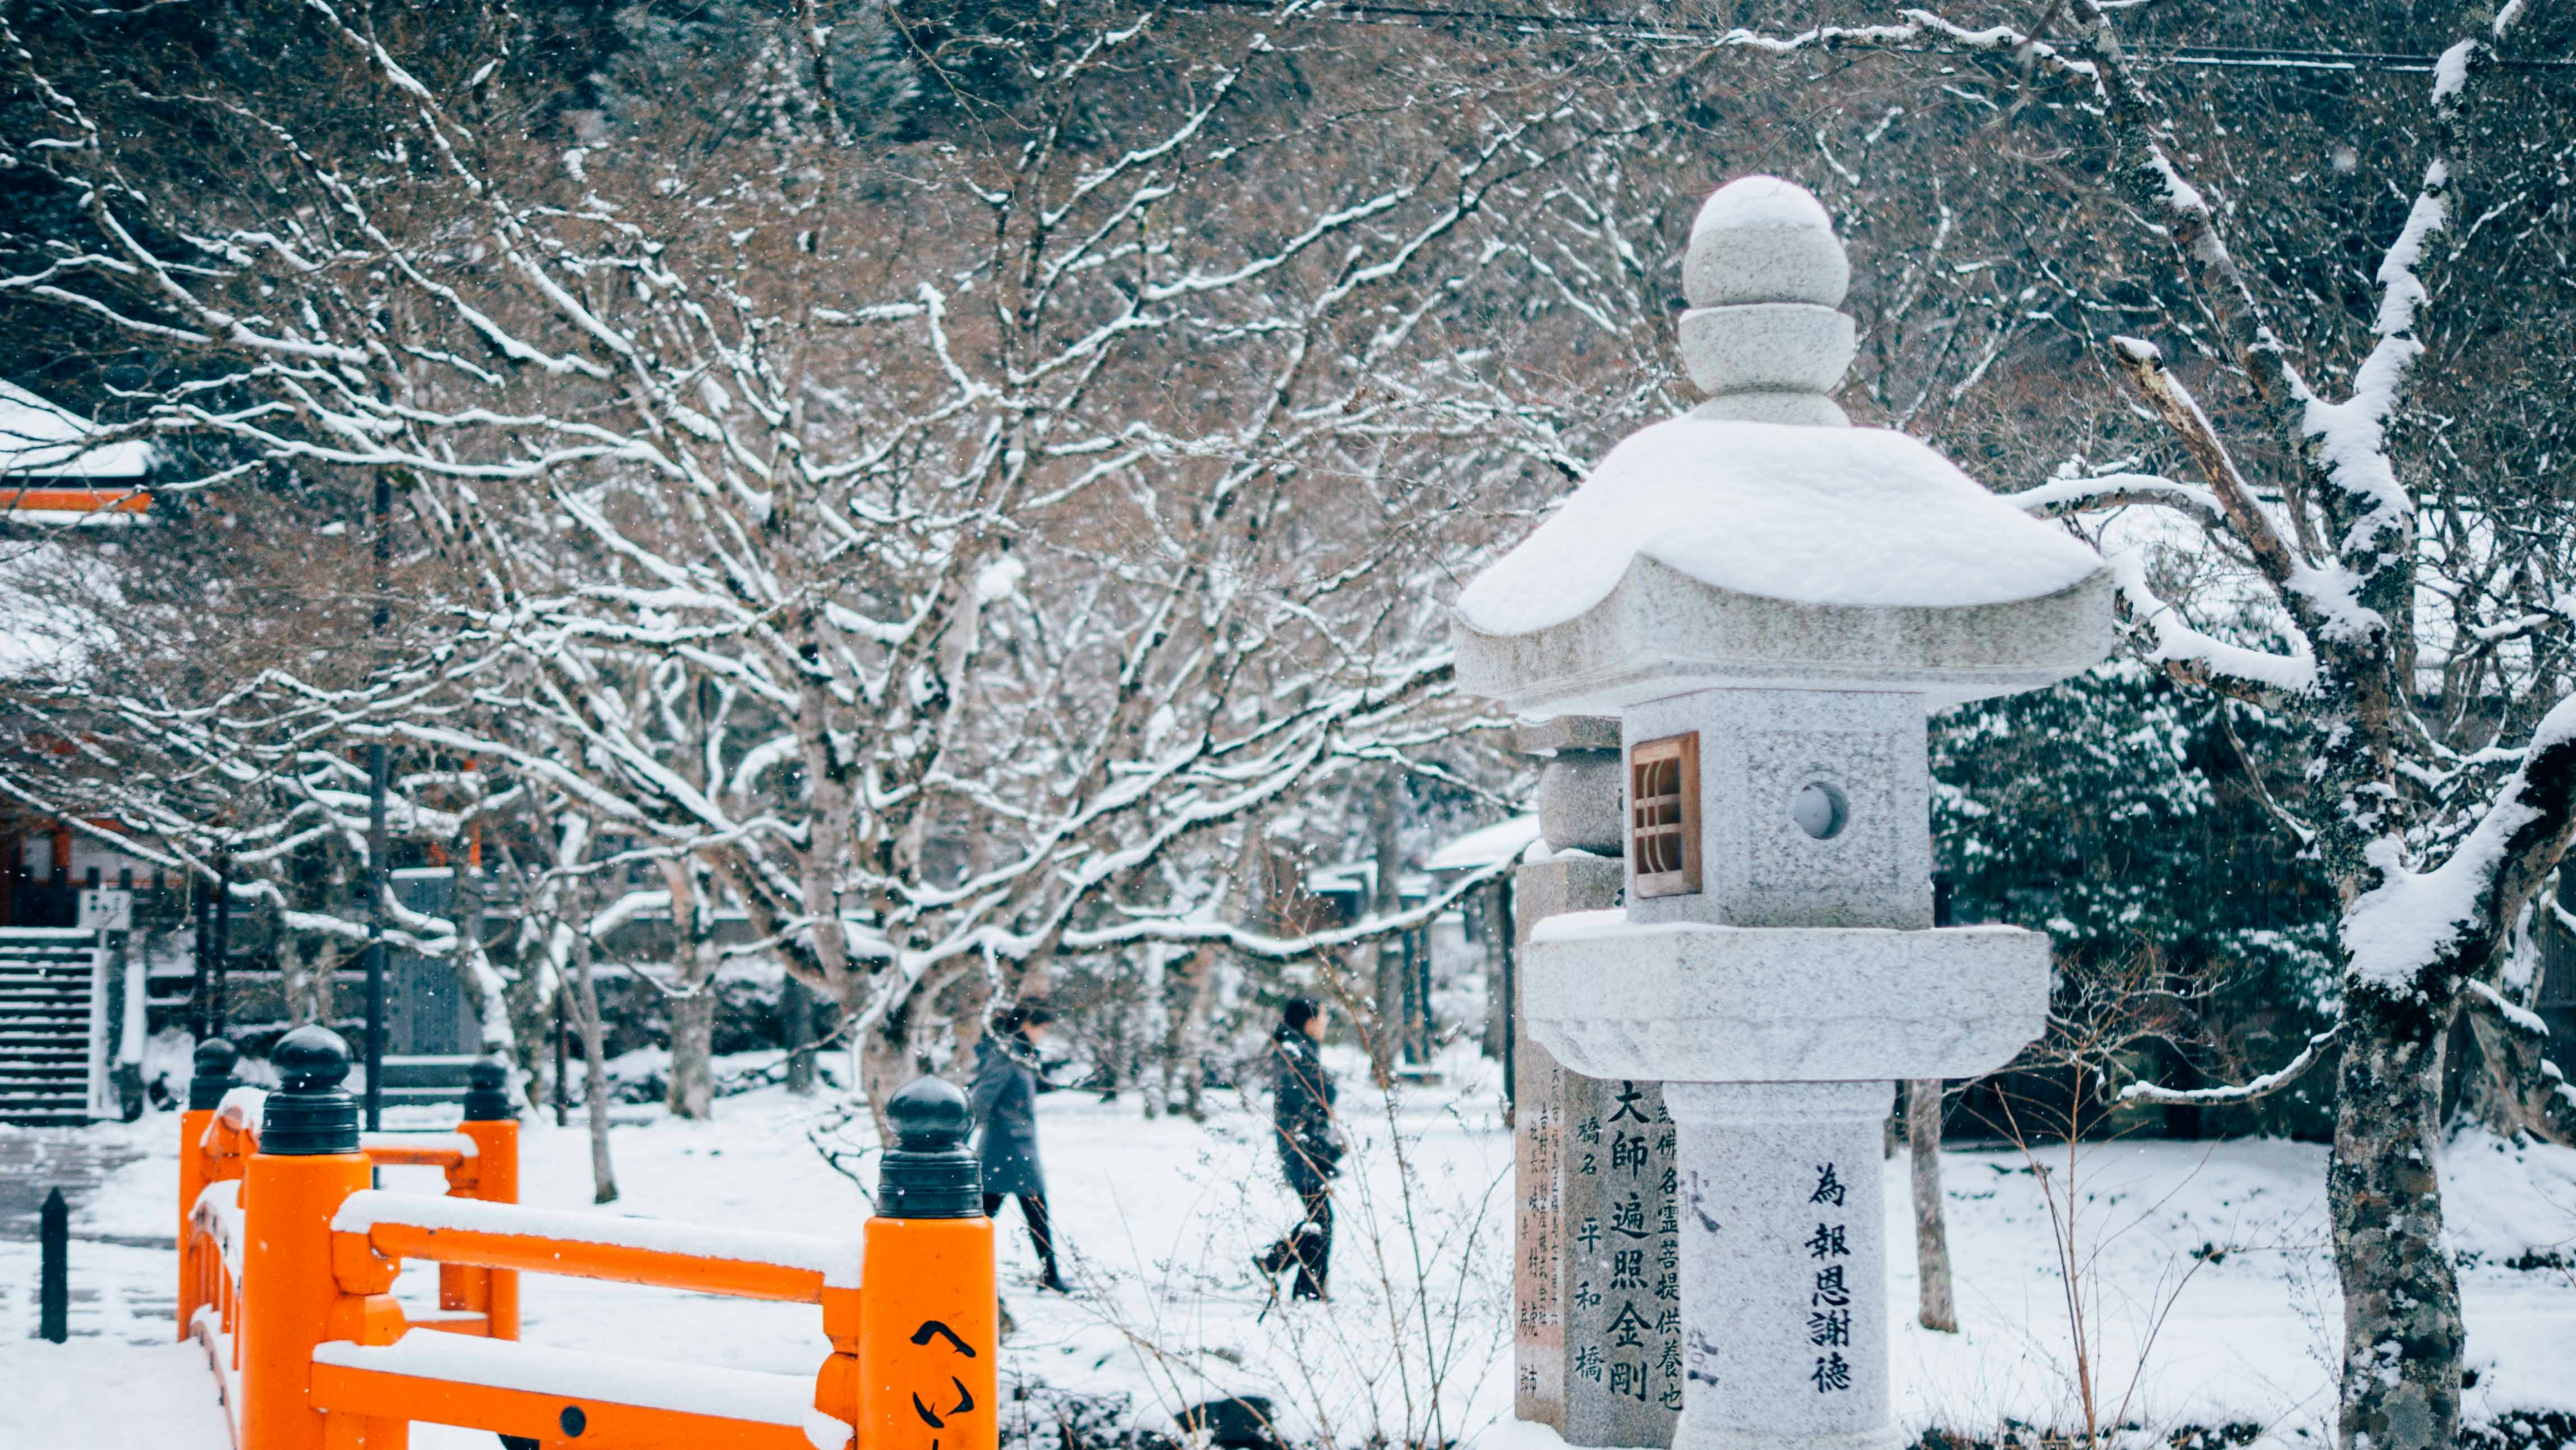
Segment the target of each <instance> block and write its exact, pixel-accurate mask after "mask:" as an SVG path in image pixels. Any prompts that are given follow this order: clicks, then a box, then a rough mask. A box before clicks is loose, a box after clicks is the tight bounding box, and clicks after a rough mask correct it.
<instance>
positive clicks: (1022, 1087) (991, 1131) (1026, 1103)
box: [972, 1001, 1072, 1294]
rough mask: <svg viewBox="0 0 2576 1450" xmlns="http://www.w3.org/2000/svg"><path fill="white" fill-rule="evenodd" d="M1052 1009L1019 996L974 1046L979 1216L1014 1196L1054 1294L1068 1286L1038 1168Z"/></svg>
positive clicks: (1041, 1283)
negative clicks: (1042, 1050) (1042, 1059)
mask: <svg viewBox="0 0 2576 1450" xmlns="http://www.w3.org/2000/svg"><path fill="white" fill-rule="evenodd" d="M1053 1021H1055V1013H1053V1012H1052V1011H1049V1010H1048V1008H1047V1005H1046V1004H1045V1003H1044V1002H1038V1001H1028V1002H1021V1003H1019V1004H1017V1005H1016V1006H1012V1007H1008V1008H1005V1009H1003V1011H1002V1013H1001V1014H1000V1015H999V1016H997V1017H995V1018H994V1019H993V1026H992V1030H991V1031H989V1032H987V1033H985V1034H984V1040H983V1041H982V1042H981V1043H979V1044H978V1045H977V1046H976V1049H975V1087H974V1092H973V1094H972V1100H973V1102H974V1106H975V1125H976V1126H977V1127H978V1128H979V1129H981V1130H982V1137H981V1138H980V1139H979V1140H978V1142H977V1144H976V1152H977V1155H978V1156H979V1157H980V1158H981V1159H982V1160H983V1165H984V1216H985V1217H987V1218H991V1217H994V1216H995V1215H997V1214H999V1213H1000V1212H1001V1209H1002V1200H1003V1199H1005V1198H1017V1199H1018V1200H1019V1201H1020V1217H1021V1218H1022V1219H1024V1220H1026V1221H1027V1223H1028V1226H1029V1242H1030V1243H1033V1244H1035V1245H1037V1250H1038V1263H1039V1264H1040V1265H1041V1266H1042V1267H1043V1268H1044V1270H1045V1272H1044V1273H1043V1274H1041V1275H1040V1276H1039V1278H1038V1287H1040V1288H1042V1289H1053V1290H1054V1291H1056V1292H1057V1293H1059V1294H1066V1293H1070V1292H1072V1291H1071V1290H1069V1289H1067V1288H1066V1287H1065V1285H1064V1276H1063V1275H1062V1274H1060V1273H1058V1272H1057V1270H1056V1262H1055V1233H1054V1230H1053V1229H1052V1228H1051V1227H1050V1226H1049V1224H1048V1222H1047V1201H1046V1175H1045V1174H1044V1173H1043V1172H1041V1171H1040V1170H1039V1168H1038V1115H1037V1114H1038V1105H1037V1095H1038V1094H1039V1093H1048V1092H1053V1091H1055V1084H1053V1083H1051V1082H1048V1081H1047V1080H1046V1079H1045V1078H1044V1077H1042V1076H1040V1075H1039V1072H1038V1044H1039V1043H1040V1042H1042V1041H1044V1040H1045V1038H1046V1029H1047V1024H1048V1023H1051V1022H1053Z"/></svg>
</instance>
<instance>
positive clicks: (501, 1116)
mask: <svg viewBox="0 0 2576 1450" xmlns="http://www.w3.org/2000/svg"><path fill="white" fill-rule="evenodd" d="M518 1115H519V1114H518V1112H517V1110H516V1109H515V1107H514V1106H513V1105H512V1104H511V1102H510V1069H509V1066H508V1065H507V1064H505V1063H503V1062H502V1061H500V1060H499V1059H498V1058H491V1057H486V1058H479V1059H477V1060H476V1061H475V1062H473V1063H472V1064H470V1065H469V1066H467V1068H466V1069H465V1121H467V1122H469V1123H497V1122H501V1121H503V1120H505V1119H509V1118H515V1117H517V1116H518Z"/></svg>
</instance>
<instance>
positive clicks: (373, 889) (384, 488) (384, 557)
mask: <svg viewBox="0 0 2576 1450" xmlns="http://www.w3.org/2000/svg"><path fill="white" fill-rule="evenodd" d="M375 502H376V509H375V513H376V518H375V524H376V549H375V595H376V608H375V613H374V614H373V615H372V616H370V618H369V620H368V625H367V631H368V633H369V634H371V635H373V636H374V642H375V647H376V656H377V658H376V663H377V664H378V665H379V666H382V665H383V663H384V648H385V627H386V626H387V625H388V624H390V623H392V620H393V579H392V569H393V561H394V531H393V518H394V476H393V475H392V474H391V473H389V472H387V471H385V470H382V469H379V470H377V472H376V500H375ZM385 755H386V753H385V738H384V737H383V736H382V735H378V736H377V737H376V738H375V739H373V740H370V741H368V742H367V1045H366V1059H367V1131H369V1132H371V1133H372V1132H376V1131H378V1130H380V1129H382V1128H383V1127H384V1117H385V1074H384V1065H385V890H386V886H387V882H388V879H389V878H388V876H387V873H386V870H385V866H386V863H385V771H386V769H387V768H388V763H387V761H386V758H385Z"/></svg>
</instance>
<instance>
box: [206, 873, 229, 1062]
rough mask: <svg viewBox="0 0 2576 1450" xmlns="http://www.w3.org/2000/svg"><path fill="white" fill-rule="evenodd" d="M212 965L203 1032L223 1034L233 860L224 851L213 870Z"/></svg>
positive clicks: (218, 1035)
mask: <svg viewBox="0 0 2576 1450" xmlns="http://www.w3.org/2000/svg"><path fill="white" fill-rule="evenodd" d="M208 956H209V959H210V961H211V962H212V964H213V966H214V978H215V984H214V994H213V996H212V997H211V998H210V999H209V1005H208V1007H207V1013H206V1023H207V1032H208V1034H209V1035H211V1036H215V1037H221V1036H223V1035H224V989H225V988H226V987H227V986H229V985H230V983H229V982H227V981H226V980H225V974H226V973H228V972H230V971H231V970H232V963H233V858H232V854H231V853H230V852H226V853H225V854H224V857H223V859H222V861H221V862H220V863H219V864H218V865H217V866H216V868H215V945H214V948H213V950H212V951H211V952H210V953H209V954H208Z"/></svg>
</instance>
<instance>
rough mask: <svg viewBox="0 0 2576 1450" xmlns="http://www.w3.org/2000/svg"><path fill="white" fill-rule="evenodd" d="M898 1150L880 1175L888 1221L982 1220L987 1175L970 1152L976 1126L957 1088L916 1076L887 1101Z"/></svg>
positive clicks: (880, 1209)
mask: <svg viewBox="0 0 2576 1450" xmlns="http://www.w3.org/2000/svg"><path fill="white" fill-rule="evenodd" d="M886 1121H887V1123H889V1124H890V1125H892V1126H893V1128H894V1146H893V1147H891V1148H888V1149H887V1150H886V1153H885V1162H884V1164H883V1165H882V1166H881V1167H880V1168H879V1169H878V1170H877V1213H878V1214H879V1215H881V1216H882V1217H885V1218H982V1217H983V1216H984V1170H983V1166H982V1165H981V1164H979V1163H977V1162H976V1161H975V1155H974V1154H972V1153H970V1152H968V1151H967V1150H966V1135H967V1133H969V1132H970V1131H972V1130H973V1128H974V1126H975V1119H974V1114H973V1113H971V1112H969V1111H968V1110H967V1107H966V1095H965V1094H964V1093H962V1092H959V1091H958V1090H957V1087H956V1084H954V1083H950V1082H947V1081H944V1080H942V1079H940V1078H935V1077H917V1078H914V1079H913V1080H912V1081H911V1082H908V1083H906V1084H904V1086H903V1090H902V1091H900V1092H898V1093H896V1094H895V1095H894V1096H893V1097H891V1098H889V1099H887V1100H886Z"/></svg>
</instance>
